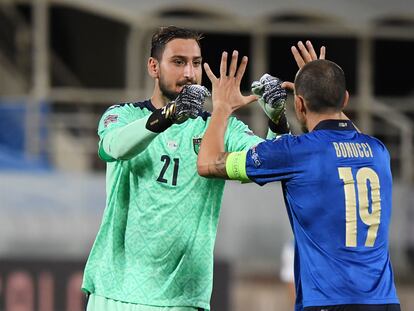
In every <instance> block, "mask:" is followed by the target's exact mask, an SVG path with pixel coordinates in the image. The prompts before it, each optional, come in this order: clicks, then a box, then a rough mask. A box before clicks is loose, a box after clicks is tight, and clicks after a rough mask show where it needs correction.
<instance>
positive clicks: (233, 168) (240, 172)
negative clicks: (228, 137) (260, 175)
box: [226, 151, 250, 182]
mask: <svg viewBox="0 0 414 311" xmlns="http://www.w3.org/2000/svg"><path fill="white" fill-rule="evenodd" d="M246 158H247V151H239V152H230V153H229V155H228V156H227V159H226V173H227V176H229V179H233V180H240V181H241V182H249V181H250V179H249V177H247V173H246Z"/></svg>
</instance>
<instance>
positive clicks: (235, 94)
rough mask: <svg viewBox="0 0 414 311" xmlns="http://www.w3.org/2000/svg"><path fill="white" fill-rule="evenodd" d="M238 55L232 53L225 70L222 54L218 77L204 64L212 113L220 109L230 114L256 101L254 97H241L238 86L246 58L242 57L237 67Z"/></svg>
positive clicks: (224, 58)
mask: <svg viewBox="0 0 414 311" xmlns="http://www.w3.org/2000/svg"><path fill="white" fill-rule="evenodd" d="M238 55H239V53H238V52H237V51H233V53H232V56H231V63H230V66H229V69H228V70H227V52H223V53H222V56H221V63H220V77H218V78H217V77H216V76H215V75H214V73H213V72H212V71H211V69H210V66H209V65H208V64H207V63H204V69H205V71H206V74H207V76H208V78H209V79H210V81H211V85H212V93H213V95H212V99H213V111H214V110H216V109H221V110H222V111H224V112H226V113H228V114H231V113H232V112H233V111H235V110H237V109H238V108H240V107H243V106H245V105H247V104H249V103H252V102H254V101H255V100H257V97H256V96H254V95H249V96H243V95H242V94H241V92H240V84H241V80H242V78H243V75H244V72H245V71H246V67H247V61H248V60H247V57H246V56H243V58H242V60H241V62H240V65H239V66H238V67H237V60H238Z"/></svg>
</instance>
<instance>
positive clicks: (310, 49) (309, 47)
mask: <svg viewBox="0 0 414 311" xmlns="http://www.w3.org/2000/svg"><path fill="white" fill-rule="evenodd" d="M306 47H307V48H308V52H309V54H310V57H311V59H312V60H316V59H318V55H316V52H315V49H314V48H313V45H312V42H310V41H309V40H307V41H306Z"/></svg>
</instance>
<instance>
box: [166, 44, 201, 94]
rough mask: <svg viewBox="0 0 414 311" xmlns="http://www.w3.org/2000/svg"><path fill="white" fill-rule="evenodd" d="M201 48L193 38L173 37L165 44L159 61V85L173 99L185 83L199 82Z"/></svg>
mask: <svg viewBox="0 0 414 311" xmlns="http://www.w3.org/2000/svg"><path fill="white" fill-rule="evenodd" d="M201 62H202V58H201V50H200V47H199V46H198V44H197V42H196V41H195V40H193V39H174V40H171V41H170V42H168V43H167V44H166V46H165V49H164V53H163V55H162V59H161V61H160V62H159V73H158V79H159V87H160V90H161V93H162V94H163V96H165V97H166V98H168V99H169V100H171V101H172V100H174V99H175V98H176V97H177V96H178V94H179V93H180V92H181V90H182V89H183V86H184V85H186V84H201V76H202V66H201Z"/></svg>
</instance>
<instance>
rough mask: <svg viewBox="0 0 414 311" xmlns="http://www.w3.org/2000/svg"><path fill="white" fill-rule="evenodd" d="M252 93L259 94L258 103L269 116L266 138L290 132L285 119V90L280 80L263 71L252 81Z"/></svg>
mask: <svg viewBox="0 0 414 311" xmlns="http://www.w3.org/2000/svg"><path fill="white" fill-rule="evenodd" d="M252 93H253V94H254V95H257V96H259V98H258V100H257V101H258V103H259V105H260V107H262V109H263V110H264V112H265V113H266V115H267V116H268V117H269V129H270V130H271V132H269V133H268V138H273V137H274V136H277V135H281V134H287V133H289V132H290V130H289V124H288V122H287V119H286V114H285V110H286V100H287V94H286V90H285V89H284V88H283V87H282V81H281V80H280V79H278V78H276V77H273V76H271V75H269V74H267V73H265V74H264V75H263V76H262V77H261V78H260V80H259V81H254V82H253V83H252Z"/></svg>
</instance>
